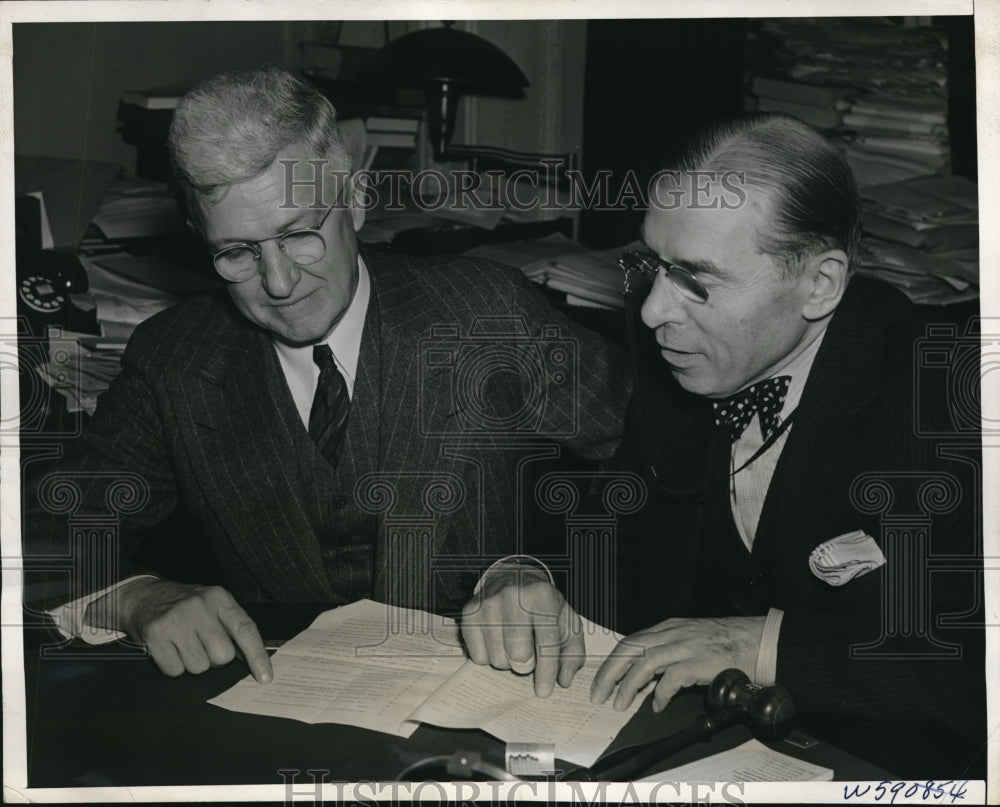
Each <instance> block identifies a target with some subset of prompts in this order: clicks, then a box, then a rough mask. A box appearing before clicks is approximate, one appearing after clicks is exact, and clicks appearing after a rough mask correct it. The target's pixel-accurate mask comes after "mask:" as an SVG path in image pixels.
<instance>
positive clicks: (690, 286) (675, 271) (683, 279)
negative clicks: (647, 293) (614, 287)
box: [618, 249, 708, 303]
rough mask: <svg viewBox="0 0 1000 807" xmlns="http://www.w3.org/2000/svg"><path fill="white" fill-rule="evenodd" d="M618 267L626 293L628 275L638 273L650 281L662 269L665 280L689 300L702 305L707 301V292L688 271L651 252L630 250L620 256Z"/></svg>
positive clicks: (628, 286)
mask: <svg viewBox="0 0 1000 807" xmlns="http://www.w3.org/2000/svg"><path fill="white" fill-rule="evenodd" d="M618 266H619V267H620V268H621V270H622V271H623V272H624V273H625V292H626V293H628V292H629V291H631V287H630V284H629V274H630V273H631V272H639V273H640V274H641V275H643V276H644V277H647V278H649V279H650V280H651V281H652V280H655V279H656V275H657V273H658V272H659V271H660V269H663V270H664V271H665V272H666V274H667V279H668V280H669V281H670V282H671V283H673V284H674V286H675V287H676V288H677V290H678V291H679V292H680V293H681V294H683V295H684V296H685V297H687V298H688V299H689V300H694V302H696V303H703V302H705V301H706V300H708V290H707V289H706V288H705V287H704V286H703V285H702V283H701V281H700V280H698V278H696V277H695V276H694V275H693V274H692V273H691V271H690V270H688V269H685V268H684V267H683V266H678V265H677V264H675V263H671V262H670V261H665V260H663V258H661V257H660V256H659V255H657V254H655V253H653V252H641V251H640V250H637V249H630V250H628V251H627V252H624V253H622V256H621V257H620V258H619V259H618Z"/></svg>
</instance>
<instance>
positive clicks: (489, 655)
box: [462, 569, 586, 698]
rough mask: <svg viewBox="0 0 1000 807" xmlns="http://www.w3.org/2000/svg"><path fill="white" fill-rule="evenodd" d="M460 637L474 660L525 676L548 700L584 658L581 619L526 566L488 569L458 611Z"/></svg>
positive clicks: (584, 650)
mask: <svg viewBox="0 0 1000 807" xmlns="http://www.w3.org/2000/svg"><path fill="white" fill-rule="evenodd" d="M462 638H463V640H464V641H465V647H466V649H467V650H468V652H469V658H471V659H472V660H473V661H474V662H475V663H476V664H491V665H493V666H494V667H496V668H497V669H500V670H507V669H511V670H513V671H514V672H516V673H520V674H526V673H529V672H531V671H532V670H534V671H535V694H536V695H537V696H538V697H540V698H547V697H549V695H551V694H552V690H553V688H554V685H555V682H556V681H557V680H558V681H559V686H561V687H568V686H569V685H570V684H571V683H573V676H575V675H576V671H577V670H579V669H580V667H582V666H583V662H584V661H585V660H586V648H585V646H584V640H583V629H582V625H581V623H580V617H579V615H577V613H576V611H574V610H573V609H572V608H571V607H570V605H569V603H567V602H566V600H565V599H564V598H563V596H562V594H560V593H559V590H558V589H557V588H556V587H555V586H553V585H552V584H551V583H550V582H549V581H548V580H547V579H539V576H538V574H537V573H533V570H526V569H504V570H498V571H496V572H492V573H491V574H490V575H489V577H488V578H487V579H486V581H485V585H484V586H483V588H482V590H480V592H479V593H478V594H477V595H476V596H474V597H473V598H472V599H471V600H469V602H468V603H466V605H465V608H463V609H462Z"/></svg>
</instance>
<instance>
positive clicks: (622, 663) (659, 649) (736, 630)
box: [590, 616, 766, 712]
mask: <svg viewBox="0 0 1000 807" xmlns="http://www.w3.org/2000/svg"><path fill="white" fill-rule="evenodd" d="M765 619H766V618H765V617H762V616H751V617H743V616H734V617H726V618H725V619H668V620H666V621H665V622H661V623H660V624H659V625H654V626H653V627H651V628H648V629H647V630H644V631H640V632H639V633H634V634H632V635H631V636H627V637H626V638H624V639H622V640H621V641H620V642H619V643H618V647H616V648H615V649H614V650H613V651H612V653H611V655H609V656H608V657H607V658H606V659H605V660H604V663H603V664H601V668H600V669H599V670H598V671H597V675H595V676H594V683H593V686H592V687H591V690H590V700H591V702H592V703H604V702H605V701H606V700H607V699H608V696H610V695H611V691H612V690H613V689H614V688H615V684H617V683H618V682H619V681H621V684H620V685H619V687H618V694H617V695H616V696H615V701H614V708H615V710H616V711H621V710H623V709H627V708H628V707H629V705H630V704H631V703H632V701H633V699H634V698H635V695H636V693H637V692H638V691H639V690H640V689H642V688H643V687H644V686H646V684H648V683H649V682H650V681H652V680H653V678H655V677H656V676H657V675H659V676H660V682H659V683H658V684H657V685H656V689H655V690H654V691H653V711H654V712H659V711H661V710H662V709H663V707H665V706H666V705H667V703H668V702H669V701H670V699H671V698H672V697H673V696H674V695H676V694H677V692H678V690H680V689H681V688H682V687H688V686H695V685H697V684H710V683H711V682H712V679H713V678H715V676H716V675H718V674H719V673H720V672H722V671H723V670H726V669H729V668H730V667H735V668H737V669H739V670H743V671H744V672H746V673H747V674H749V675H753V672H754V669H755V668H756V666H757V654H758V652H759V651H760V643H761V638H762V637H763V635H764V622H765Z"/></svg>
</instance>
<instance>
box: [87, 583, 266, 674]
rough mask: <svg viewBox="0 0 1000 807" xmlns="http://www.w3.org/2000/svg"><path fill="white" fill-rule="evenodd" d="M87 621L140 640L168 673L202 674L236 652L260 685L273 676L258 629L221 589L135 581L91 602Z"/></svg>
mask: <svg viewBox="0 0 1000 807" xmlns="http://www.w3.org/2000/svg"><path fill="white" fill-rule="evenodd" d="M85 621H86V622H87V624H90V625H94V626H96V627H103V628H114V629H116V630H122V631H125V633H127V634H128V635H129V636H130V637H131V638H132V639H135V640H136V641H138V642H142V643H143V644H145V645H146V647H147V648H148V649H149V654H150V655H151V656H152V657H153V661H155V662H156V665H157V666H158V667H159V668H160V670H161V671H162V672H163V673H165V674H166V675H170V676H177V675H181V674H182V673H184V672H185V671H187V672H190V673H202V672H205V670H207V669H209V668H210V667H221V666H222V665H224V664H228V663H229V662H230V661H232V660H233V658H234V657H235V656H236V655H237V653H239V654H240V655H242V657H243V659H244V660H245V661H246V663H247V666H248V667H249V668H250V672H251V674H252V675H253V677H254V678H255V679H256V680H257V681H258V682H259V683H262V684H266V683H268V682H269V681H271V679H272V677H273V675H274V674H273V671H272V670H271V659H270V657H269V656H268V655H267V651H266V650H265V649H264V643H263V642H262V641H261V638H260V633H259V632H258V631H257V626H256V625H255V624H254V623H253V620H252V619H250V617H249V616H247V613H246V611H244V610H243V609H242V608H240V606H239V605H238V604H237V602H236V600H234V599H233V597H232V595H231V594H230V593H229V592H228V591H226V590H225V589H223V588H219V587H218V586H198V585H191V584H187V583H173V582H170V581H169V580H152V579H149V578H145V579H141V580H135V581H133V582H131V583H128V584H126V585H124V586H121V587H119V588H117V589H115V590H114V591H112V592H110V593H108V594H106V595H105V596H103V597H101V598H100V599H98V600H95V601H94V602H92V603H91V604H90V606H89V607H88V608H87V613H86V617H85Z"/></svg>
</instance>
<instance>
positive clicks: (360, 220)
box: [348, 171, 371, 232]
mask: <svg viewBox="0 0 1000 807" xmlns="http://www.w3.org/2000/svg"><path fill="white" fill-rule="evenodd" d="M348 182H350V183H351V185H350V187H349V188H348V193H349V194H350V199H351V220H352V221H353V223H354V232H358V231H359V230H360V229H361V228H362V227H363V226H364V223H365V213H367V211H368V205H369V204H371V200H370V199H369V198H368V172H367V171H355V172H354V173H353V174H351V178H350V179H349V180H348Z"/></svg>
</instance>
